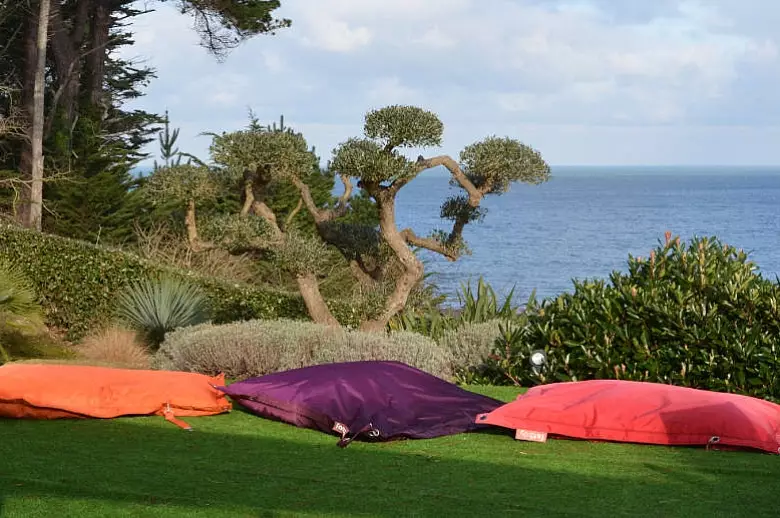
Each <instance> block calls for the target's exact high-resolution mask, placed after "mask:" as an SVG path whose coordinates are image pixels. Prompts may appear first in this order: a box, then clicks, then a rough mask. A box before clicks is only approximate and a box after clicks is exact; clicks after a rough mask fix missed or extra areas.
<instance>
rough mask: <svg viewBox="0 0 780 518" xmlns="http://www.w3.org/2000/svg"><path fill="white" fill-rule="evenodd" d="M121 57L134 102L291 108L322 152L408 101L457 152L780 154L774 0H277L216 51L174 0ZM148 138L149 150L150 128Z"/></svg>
mask: <svg viewBox="0 0 780 518" xmlns="http://www.w3.org/2000/svg"><path fill="white" fill-rule="evenodd" d="M139 3H141V4H143V3H146V4H147V5H148V6H149V7H153V8H154V9H156V11H155V12H154V13H151V14H147V15H144V16H143V17H141V18H139V19H138V21H137V22H136V24H135V32H136V42H137V43H136V45H135V46H133V47H132V48H129V49H126V50H125V51H124V57H129V58H133V59H135V60H138V61H143V62H145V63H146V64H148V65H150V66H152V67H154V68H155V69H156V70H157V75H158V77H157V79H155V80H153V82H152V83H151V85H150V86H149V87H148V88H147V90H146V92H147V95H146V96H145V97H143V98H142V99H140V100H138V101H137V102H136V103H135V105H136V106H138V107H143V108H145V109H147V110H151V111H156V112H159V113H162V112H163V111H164V110H165V109H168V110H169V111H170V115H171V119H172V124H173V125H174V126H177V127H180V128H181V136H180V148H181V149H182V150H183V151H187V152H190V153H194V154H196V155H198V156H201V157H202V158H207V157H208V145H209V139H208V137H204V136H199V133H201V132H205V131H223V130H233V129H239V128H241V127H243V126H245V124H246V122H247V116H248V110H249V108H251V109H252V110H254V111H255V113H256V114H257V115H258V116H259V117H260V119H261V120H262V121H267V122H273V121H275V120H278V118H279V115H281V114H284V116H285V119H286V121H287V122H288V123H289V124H290V125H292V126H294V127H295V128H296V129H298V130H300V131H302V132H303V133H304V135H305V136H306V138H307V140H308V141H309V143H310V144H311V145H313V146H316V148H317V151H318V153H319V154H320V156H321V157H322V158H323V160H324V161H325V160H327V159H328V158H329V156H330V151H331V150H332V148H333V147H334V146H336V145H337V144H338V143H339V142H342V141H344V140H346V139H347V138H349V137H351V136H357V135H359V134H360V132H361V129H362V122H363V115H364V114H365V112H366V111H367V110H369V109H372V108H378V107H381V106H385V105H388V104H395V103H402V104H415V105H418V106H421V107H424V108H426V109H430V110H433V111H435V112H436V113H438V114H439V116H440V117H441V119H442V121H443V122H444V124H445V134H444V143H443V146H442V148H441V149H435V150H428V151H427V152H428V153H431V154H433V153H436V154H439V153H448V154H451V155H453V156H455V155H457V154H458V153H459V151H460V150H461V149H462V148H463V147H464V146H465V145H468V144H469V143H471V142H474V141H476V140H479V139H481V138H483V137H485V136H487V135H493V134H495V135H500V136H504V135H506V136H512V137H514V138H517V139H519V140H521V141H522V142H524V143H526V144H528V145H530V146H533V147H534V148H536V149H538V150H539V151H541V153H542V154H543V156H544V157H545V158H546V159H547V160H548V162H550V163H551V164H554V165H578V164H588V165H622V164H641V165H655V164H681V165H701V164H718V165H735V164H739V165H777V164H780V32H779V31H778V30H777V27H780V1H775V0H709V1H706V2H705V1H695V0H652V1H651V0H568V1H564V0H490V1H489V2H488V1H486V0H393V1H388V0H282V7H281V8H280V9H279V11H278V15H279V16H284V17H288V18H291V19H292V20H293V25H292V27H290V28H289V29H285V30H283V31H281V32H280V33H279V34H277V35H276V36H260V37H257V38H254V39H253V40H250V41H248V42H246V43H245V44H243V45H242V46H241V47H240V48H238V49H235V50H234V51H232V52H231V54H230V55H229V56H228V57H227V59H226V60H225V61H224V62H222V63H220V62H217V60H215V59H214V58H213V57H212V56H210V55H209V54H208V53H207V52H206V51H205V50H204V49H202V48H200V47H199V46H198V41H199V40H198V36H197V35H196V34H195V32H194V31H193V30H192V20H191V19H190V18H188V17H186V16H183V15H180V14H179V13H178V12H176V10H175V9H174V8H173V7H172V6H171V5H170V3H168V4H160V3H157V2H151V1H147V2H139ZM150 151H152V152H154V153H156V152H157V147H156V145H153V146H151V148H150Z"/></svg>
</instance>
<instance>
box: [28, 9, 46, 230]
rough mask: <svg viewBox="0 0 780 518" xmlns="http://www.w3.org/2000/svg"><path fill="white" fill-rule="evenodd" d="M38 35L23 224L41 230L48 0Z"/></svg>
mask: <svg viewBox="0 0 780 518" xmlns="http://www.w3.org/2000/svg"><path fill="white" fill-rule="evenodd" d="M38 9H39V13H38V22H37V28H36V29H37V37H36V46H35V71H34V83H33V97H32V104H31V106H30V107H31V108H32V111H31V115H30V119H31V128H30V148H31V154H32V157H31V158H32V163H31V172H30V184H29V199H28V202H27V209H26V211H25V219H24V225H25V226H26V227H27V228H34V229H35V230H38V231H40V230H41V222H42V217H43V125H44V119H45V114H44V109H45V106H44V97H43V96H44V88H45V85H44V80H45V76H46V47H47V44H48V41H49V36H48V34H49V12H50V9H51V3H50V1H49V0H40V5H39V7H38Z"/></svg>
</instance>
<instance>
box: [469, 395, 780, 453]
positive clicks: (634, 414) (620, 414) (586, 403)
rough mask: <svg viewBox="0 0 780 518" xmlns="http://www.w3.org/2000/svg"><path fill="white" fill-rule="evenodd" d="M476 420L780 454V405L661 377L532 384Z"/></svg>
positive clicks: (521, 433)
mask: <svg viewBox="0 0 780 518" xmlns="http://www.w3.org/2000/svg"><path fill="white" fill-rule="evenodd" d="M476 422H478V423H481V424H491V425H495V426H500V427H504V428H509V429H512V430H515V431H516V434H515V437H516V438H518V439H522V440H530V441H538V442H544V441H546V440H547V438H548V436H550V437H568V438H576V439H586V440H604V441H617V442H631V443H644V444H660V445H680V446H682V445H686V446H710V447H716V445H717V447H727V448H740V449H742V448H746V449H755V450H763V451H766V452H770V453H780V405H776V404H774V403H770V402H768V401H764V400H763V399H757V398H753V397H748V396H740V395H736V394H726V393H721V392H711V391H706V390H697V389H691V388H684V387H675V386H671V385H662V384H659V383H645V382H634V381H621V380H596V381H582V382H568V383H554V384H550V385H540V386H536V387H533V388H531V389H530V390H529V391H528V392H526V393H525V394H523V395H520V396H518V398H517V399H516V400H515V401H513V402H511V403H508V404H505V405H503V406H501V407H500V408H498V409H496V410H494V411H492V412H489V413H484V414H480V415H478V416H477V418H476Z"/></svg>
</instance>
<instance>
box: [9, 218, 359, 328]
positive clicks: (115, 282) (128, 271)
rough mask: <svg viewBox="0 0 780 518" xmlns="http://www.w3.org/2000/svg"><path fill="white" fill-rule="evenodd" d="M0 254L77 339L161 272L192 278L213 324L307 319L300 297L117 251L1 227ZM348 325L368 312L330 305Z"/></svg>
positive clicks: (49, 315) (51, 317) (50, 317)
mask: <svg viewBox="0 0 780 518" xmlns="http://www.w3.org/2000/svg"><path fill="white" fill-rule="evenodd" d="M0 255H5V256H6V257H8V258H9V259H10V260H12V261H13V263H14V264H16V265H17V266H18V267H19V268H20V269H21V270H22V271H23V273H25V274H26V275H27V276H28V278H29V279H30V281H31V282H32V283H33V284H34V287H35V288H36V290H37V292H38V294H39V297H40V299H41V303H42V306H43V309H44V312H45V316H46V320H47V323H48V324H49V325H53V326H56V327H59V328H64V329H66V330H67V332H68V338H70V339H77V338H80V337H82V336H84V334H85V333H86V332H88V331H90V330H91V329H92V328H94V327H95V326H96V325H99V324H102V323H104V322H105V321H107V320H109V319H111V317H112V316H113V312H114V308H115V302H116V296H117V294H118V293H119V292H120V291H121V290H122V289H123V288H125V287H126V286H128V285H129V284H130V283H133V282H137V281H139V280H141V279H144V278H148V277H150V276H155V275H160V274H170V275H173V276H178V277H180V278H186V279H189V280H190V281H191V282H193V283H194V284H196V285H197V286H199V287H200V288H201V289H202V290H203V291H204V292H205V294H206V296H207V297H208V300H209V305H210V307H211V316H212V319H213V321H214V322H215V323H225V322H232V321H234V320H247V319H253V318H259V319H274V318H291V319H306V318H307V312H306V307H305V305H304V304H303V300H302V299H301V298H300V295H298V294H297V293H295V294H293V293H287V292H281V291H274V290H270V289H267V290H266V289H261V288H258V287H256V286H250V285H246V284H238V283H229V282H226V281H223V280H219V279H214V278H209V277H202V276H197V275H195V274H193V273H191V272H188V271H184V270H178V269H174V268H167V267H164V266H160V265H157V264H155V263H151V262H149V261H144V260H142V259H140V258H139V257H137V256H135V255H133V254H129V253H125V252H122V251H118V250H111V249H107V248H103V247H99V246H94V245H91V244H89V243H85V242H83V241H76V240H73V239H68V238H62V237H57V236H50V235H47V234H39V233H34V232H30V231H26V230H22V229H18V228H14V227H0ZM329 306H330V307H331V310H332V311H333V312H334V315H335V316H336V318H338V319H339V320H340V321H341V322H342V323H343V324H344V325H355V324H356V323H357V322H359V321H360V319H361V318H364V317H365V315H364V313H365V311H366V309H365V308H360V307H359V308H355V307H352V305H351V303H350V301H343V302H342V301H339V300H333V301H329Z"/></svg>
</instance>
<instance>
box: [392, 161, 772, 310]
mask: <svg viewBox="0 0 780 518" xmlns="http://www.w3.org/2000/svg"><path fill="white" fill-rule="evenodd" d="M453 192H455V190H454V188H451V187H450V186H449V185H448V176H447V175H446V174H444V173H443V171H442V172H440V171H431V172H429V173H428V174H426V175H425V176H421V177H419V178H417V179H415V181H413V182H411V183H410V184H409V185H408V186H407V187H405V188H404V189H403V191H402V192H401V193H400V196H399V203H398V206H399V207H398V220H399V223H400V224H402V225H405V226H409V227H411V228H413V229H414V230H415V232H417V233H418V234H426V233H428V232H430V230H431V229H433V228H442V229H444V228H446V226H445V223H446V222H443V221H442V220H440V219H439V217H438V215H439V207H440V204H441V202H442V201H443V199H444V198H445V197H446V196H447V195H448V194H449V193H453ZM484 206H485V207H486V208H487V209H488V214H487V216H486V218H485V219H484V221H483V222H482V223H476V224H473V225H471V226H470V227H468V228H467V230H466V232H465V237H466V240H467V241H468V243H469V245H470V247H471V249H472V250H473V253H472V255H471V256H467V257H463V258H461V259H460V260H458V261H457V262H454V263H453V262H448V261H446V260H444V259H441V258H439V257H437V256H435V255H434V254H428V253H426V254H423V255H424V259H425V261H426V263H427V270H428V271H431V272H434V273H435V275H434V278H433V280H434V281H435V282H436V284H438V286H439V287H440V289H441V291H442V292H444V293H447V294H453V293H454V292H455V291H456V290H457V289H458V288H459V286H460V284H461V283H462V282H466V281H469V280H470V279H471V281H472V283H476V280H477V279H478V278H479V277H480V276H483V277H484V278H485V279H486V280H487V281H489V282H490V283H491V284H492V285H493V287H494V288H495V289H496V291H498V292H499V293H501V294H506V293H508V291H509V290H510V289H512V288H513V287H514V288H515V293H516V296H517V299H516V300H517V301H518V302H525V299H526V298H527V297H528V295H529V294H530V293H531V291H532V290H533V289H536V291H537V296H538V297H540V298H541V297H549V296H554V295H557V294H559V293H561V292H563V291H567V290H571V287H572V283H571V281H572V279H574V278H579V279H583V278H593V277H601V278H604V277H607V276H608V275H609V274H610V272H612V271H613V270H625V267H626V261H627V259H628V254H633V255H635V256H637V255H640V256H645V257H646V256H647V255H648V254H649V252H650V250H651V249H652V248H653V247H654V246H656V245H657V244H658V242H659V241H660V240H663V236H664V232H666V231H667V230H669V231H671V232H672V233H673V234H674V235H680V236H681V238H682V239H683V240H685V239H688V238H690V237H693V236H717V237H719V238H720V239H721V240H722V241H723V242H725V243H728V244H731V245H734V246H736V247H739V248H744V249H745V250H746V251H748V252H749V253H750V257H751V259H752V260H753V261H755V262H756V263H757V264H758V266H759V268H760V271H761V273H762V274H763V275H764V276H768V277H770V278H772V279H774V278H775V277H774V276H775V275H776V274H778V275H780V168H776V169H769V168H660V167H659V168H655V167H643V168H614V167H612V168H595V167H581V168H575V167H571V168H555V169H554V170H553V177H552V178H551V180H550V181H549V182H547V183H545V184H542V185H537V186H528V185H514V186H513V187H512V189H511V190H510V192H508V193H507V194H505V195H503V196H489V197H488V198H487V199H486V201H485V202H484Z"/></svg>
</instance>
